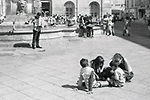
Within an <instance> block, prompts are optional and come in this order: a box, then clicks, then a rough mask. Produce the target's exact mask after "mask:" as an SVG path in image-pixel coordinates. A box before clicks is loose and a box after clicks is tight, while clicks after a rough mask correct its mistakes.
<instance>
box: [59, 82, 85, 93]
mask: <svg viewBox="0 0 150 100" xmlns="http://www.w3.org/2000/svg"><path fill="white" fill-rule="evenodd" d="M62 87H63V88H70V89H73V90H74V91H77V90H82V91H85V92H87V91H86V89H85V88H84V87H82V88H80V89H77V86H76V85H69V84H66V85H62Z"/></svg>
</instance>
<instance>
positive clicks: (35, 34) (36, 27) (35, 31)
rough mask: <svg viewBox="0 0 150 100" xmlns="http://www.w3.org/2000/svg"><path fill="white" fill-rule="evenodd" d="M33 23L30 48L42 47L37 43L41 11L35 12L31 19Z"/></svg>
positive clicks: (39, 32)
mask: <svg viewBox="0 0 150 100" xmlns="http://www.w3.org/2000/svg"><path fill="white" fill-rule="evenodd" d="M32 23H33V39H32V48H33V49H35V45H36V48H42V47H41V46H40V45H39V38H40V34H41V28H42V18H41V13H39V12H38V13H37V14H36V16H35V17H34V18H33V20H32Z"/></svg>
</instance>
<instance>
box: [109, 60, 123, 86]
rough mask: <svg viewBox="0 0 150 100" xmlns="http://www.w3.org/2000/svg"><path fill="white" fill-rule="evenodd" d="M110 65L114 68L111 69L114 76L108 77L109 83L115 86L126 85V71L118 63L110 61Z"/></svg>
mask: <svg viewBox="0 0 150 100" xmlns="http://www.w3.org/2000/svg"><path fill="white" fill-rule="evenodd" d="M110 66H111V68H112V70H111V71H110V72H111V73H112V76H111V78H107V81H108V82H109V85H111V86H115V87H122V86H124V84H125V76H124V71H123V70H122V69H121V68H120V67H119V66H118V64H116V63H114V62H110Z"/></svg>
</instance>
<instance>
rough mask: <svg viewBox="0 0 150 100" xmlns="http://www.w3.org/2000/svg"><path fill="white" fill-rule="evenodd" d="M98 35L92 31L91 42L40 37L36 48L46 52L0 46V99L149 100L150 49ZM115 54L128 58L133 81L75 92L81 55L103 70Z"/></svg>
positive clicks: (74, 38) (119, 39) (69, 38)
mask: <svg viewBox="0 0 150 100" xmlns="http://www.w3.org/2000/svg"><path fill="white" fill-rule="evenodd" d="M100 32H101V31H100V30H95V36H94V38H79V37H77V36H73V37H70V36H68V37H67V36H66V37H61V38H59V39H45V40H44V39H43V40H41V41H40V44H41V46H42V47H43V49H45V51H43V50H41V49H35V50H33V49H31V48H13V47H12V46H8V47H0V63H1V66H0V69H1V70H0V100H141V99H142V100H150V96H149V94H150V86H149V83H150V76H149V74H150V73H149V70H150V67H149V60H150V50H149V49H147V48H145V47H143V46H141V45H138V44H135V43H133V42H130V41H128V40H124V39H122V38H119V37H117V36H109V37H108V36H105V35H101V34H100ZM128 38H133V39H135V38H136V37H135V36H134V37H128ZM139 40H140V39H139ZM9 42H11V43H12V44H14V43H19V42H20V41H9ZM21 42H22V41H21ZM23 42H24V43H30V41H23ZM149 42H150V41H149ZM1 43H3V41H1ZM9 44H10V43H9ZM116 52H120V53H122V54H123V55H124V56H125V57H126V58H127V59H128V60H129V63H130V65H131V66H132V68H133V71H134V73H135V76H134V78H133V80H132V82H130V83H126V84H125V86H124V87H122V88H116V87H102V88H95V89H94V90H93V92H94V93H93V94H87V93H86V92H85V91H82V90H78V91H74V90H73V89H74V87H75V86H76V81H77V79H78V76H79V70H80V68H81V67H80V65H79V60H80V59H81V58H82V57H84V58H87V59H89V60H91V59H93V58H95V57H96V56H98V55H102V56H103V57H104V59H105V66H107V65H108V63H109V61H110V59H111V57H112V56H113V55H114V54H115V53H116Z"/></svg>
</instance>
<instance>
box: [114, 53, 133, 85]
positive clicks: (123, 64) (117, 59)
mask: <svg viewBox="0 0 150 100" xmlns="http://www.w3.org/2000/svg"><path fill="white" fill-rule="evenodd" d="M111 62H112V63H116V64H118V66H119V67H120V68H121V69H122V70H123V71H124V73H125V78H126V81H127V82H130V81H131V79H132V78H133V76H134V73H133V71H132V68H131V66H130V65H129V63H128V61H127V59H126V58H125V57H123V56H122V55H121V54H120V53H116V54H115V55H114V56H113V57H112V61H111Z"/></svg>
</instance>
